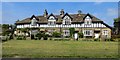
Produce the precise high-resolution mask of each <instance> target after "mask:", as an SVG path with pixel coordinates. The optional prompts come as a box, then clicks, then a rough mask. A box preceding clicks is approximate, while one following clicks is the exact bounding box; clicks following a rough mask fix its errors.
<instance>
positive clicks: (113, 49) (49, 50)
mask: <svg viewBox="0 0 120 60" xmlns="http://www.w3.org/2000/svg"><path fill="white" fill-rule="evenodd" d="M2 46H3V50H2V51H3V52H2V54H3V57H15V58H46V57H50V58H57V57H59V58H63V57H65V58H70V57H75V58H77V57H79V58H118V42H95V41H50V40H10V41H7V42H4V43H3V44H2Z"/></svg>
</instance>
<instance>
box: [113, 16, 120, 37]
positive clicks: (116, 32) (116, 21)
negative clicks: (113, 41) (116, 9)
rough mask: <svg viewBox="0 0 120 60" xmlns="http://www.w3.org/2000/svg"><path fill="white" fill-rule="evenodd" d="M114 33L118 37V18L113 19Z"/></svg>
mask: <svg viewBox="0 0 120 60" xmlns="http://www.w3.org/2000/svg"><path fill="white" fill-rule="evenodd" d="M114 33H115V34H117V35H118V34H119V35H120V17H119V18H115V19H114Z"/></svg>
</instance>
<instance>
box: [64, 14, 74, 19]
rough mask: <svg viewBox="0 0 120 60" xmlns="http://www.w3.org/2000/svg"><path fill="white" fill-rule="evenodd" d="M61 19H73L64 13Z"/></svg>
mask: <svg viewBox="0 0 120 60" xmlns="http://www.w3.org/2000/svg"><path fill="white" fill-rule="evenodd" d="M62 19H71V20H72V19H73V18H72V17H71V16H70V15H69V14H68V13H66V14H65V15H64V16H63V17H62Z"/></svg>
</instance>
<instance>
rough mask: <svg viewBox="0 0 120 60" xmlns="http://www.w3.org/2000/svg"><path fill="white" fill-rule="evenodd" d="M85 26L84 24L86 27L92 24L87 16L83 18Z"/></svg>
mask: <svg viewBox="0 0 120 60" xmlns="http://www.w3.org/2000/svg"><path fill="white" fill-rule="evenodd" d="M85 24H86V25H90V24H92V20H91V18H90V17H89V16H87V17H86V18H85Z"/></svg>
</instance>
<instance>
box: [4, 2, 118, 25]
mask: <svg viewBox="0 0 120 60" xmlns="http://www.w3.org/2000/svg"><path fill="white" fill-rule="evenodd" d="M44 9H47V11H48V13H49V14H50V13H53V14H59V13H60V10H61V9H64V11H65V12H67V13H69V14H74V13H77V11H78V10H81V11H82V12H83V13H85V14H86V13H90V14H92V15H94V16H96V17H97V18H99V19H101V20H103V21H104V22H105V23H107V24H108V25H110V26H113V19H114V18H117V16H118V3H117V2H3V3H2V23H7V24H14V23H15V21H17V20H18V19H19V20H22V19H25V18H28V17H31V16H32V15H33V14H34V15H36V16H38V15H43V12H44Z"/></svg>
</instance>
